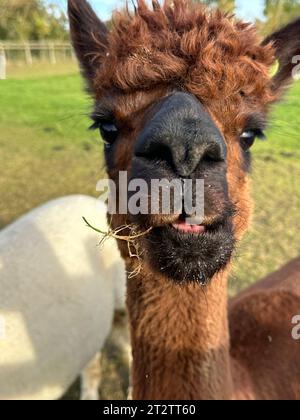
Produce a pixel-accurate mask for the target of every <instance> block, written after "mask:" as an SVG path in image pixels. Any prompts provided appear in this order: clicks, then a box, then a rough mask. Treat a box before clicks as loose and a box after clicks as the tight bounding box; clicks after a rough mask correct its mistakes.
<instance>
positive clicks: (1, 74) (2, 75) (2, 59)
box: [0, 44, 6, 80]
mask: <svg viewBox="0 0 300 420" xmlns="http://www.w3.org/2000/svg"><path fill="white" fill-rule="evenodd" d="M5 79H6V56H5V50H4V47H3V45H1V44H0V80H5Z"/></svg>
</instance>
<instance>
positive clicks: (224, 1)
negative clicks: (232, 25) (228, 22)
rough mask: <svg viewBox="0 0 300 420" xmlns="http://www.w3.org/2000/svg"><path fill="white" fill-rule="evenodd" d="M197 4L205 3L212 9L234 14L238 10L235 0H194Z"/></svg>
mask: <svg viewBox="0 0 300 420" xmlns="http://www.w3.org/2000/svg"><path fill="white" fill-rule="evenodd" d="M194 2H195V3H204V4H207V5H208V6H211V7H217V8H219V9H220V10H223V12H229V13H233V12H234V11H235V8H236V4H235V0H194Z"/></svg>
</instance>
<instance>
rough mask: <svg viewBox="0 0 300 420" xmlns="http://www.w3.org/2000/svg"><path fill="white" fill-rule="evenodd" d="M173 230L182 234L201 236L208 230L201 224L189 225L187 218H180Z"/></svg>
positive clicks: (174, 224)
mask: <svg viewBox="0 0 300 420" xmlns="http://www.w3.org/2000/svg"><path fill="white" fill-rule="evenodd" d="M172 226H173V228H174V229H176V230H178V231H179V232H181V233H185V234H189V235H201V234H203V233H205V231H206V228H205V226H204V225H201V224H190V223H188V220H187V218H185V217H184V218H179V220H178V221H177V222H176V223H173V224H172Z"/></svg>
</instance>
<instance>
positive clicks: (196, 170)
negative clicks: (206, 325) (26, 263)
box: [69, 0, 300, 284]
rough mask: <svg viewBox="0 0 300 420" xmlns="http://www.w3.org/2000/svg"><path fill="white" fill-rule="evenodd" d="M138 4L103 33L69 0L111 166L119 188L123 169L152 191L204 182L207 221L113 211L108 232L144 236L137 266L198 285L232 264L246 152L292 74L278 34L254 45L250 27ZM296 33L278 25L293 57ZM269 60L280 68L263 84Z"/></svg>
mask: <svg viewBox="0 0 300 420" xmlns="http://www.w3.org/2000/svg"><path fill="white" fill-rule="evenodd" d="M137 4H138V7H137V10H136V13H135V14H134V15H133V16H130V15H129V14H127V13H123V14H119V15H117V16H116V17H115V28H114V29H113V30H112V31H111V32H110V33H109V32H108V31H107V29H106V27H105V26H104V24H103V23H102V22H100V21H99V19H98V18H97V17H96V16H95V14H94V12H93V11H92V9H91V8H90V6H89V5H88V3H87V2H86V1H84V0H77V1H76V0H70V1H69V14H70V21H71V32H72V38H73V43H74V46H75V49H76V52H77V55H78V57H79V60H80V62H81V65H82V69H83V72H84V75H85V76H86V78H87V80H88V84H89V89H90V91H91V93H92V94H93V96H94V98H95V112H94V114H93V118H94V120H95V126H96V127H99V129H100V131H101V134H102V137H103V139H104V141H105V156H106V162H107V170H108V173H109V176H110V178H111V179H113V180H114V181H115V182H116V183H117V184H118V174H119V172H120V171H127V172H128V176H129V179H136V178H139V179H142V180H144V181H145V182H146V184H148V185H149V186H150V184H151V182H152V181H153V180H154V179H156V180H160V179H167V180H169V181H172V180H174V179H176V180H178V179H179V180H180V181H182V182H183V181H186V180H192V181H194V182H195V181H196V180H199V179H201V180H203V183H204V219H203V220H201V223H200V224H198V225H197V226H192V225H191V224H190V222H188V220H189V216H193V214H189V213H187V212H186V211H181V212H180V213H179V212H177V211H175V209H174V211H173V212H171V213H170V214H166V213H164V212H163V211H159V212H157V213H155V214H147V215H145V214H134V215H133V214H130V212H129V214H126V215H121V214H117V215H114V217H113V226H114V227H116V228H118V227H119V226H123V225H124V224H128V225H131V224H134V225H135V226H137V227H138V230H140V231H145V230H148V229H149V228H151V229H152V230H151V232H150V233H148V234H147V235H146V236H145V237H142V238H140V239H139V241H140V242H141V244H140V245H141V248H142V249H143V250H144V252H143V254H142V258H143V259H144V262H145V264H146V265H147V266H148V267H149V268H150V269H151V270H154V271H156V272H157V273H162V274H164V275H165V276H166V277H168V278H170V279H172V280H174V281H176V282H181V283H182V282H199V283H202V284H204V283H206V282H208V281H209V280H210V279H211V278H212V277H213V276H214V275H215V274H216V273H217V272H218V271H220V270H221V269H222V268H224V267H225V266H226V265H227V264H228V263H229V261H230V259H231V256H232V254H233V251H234V247H235V243H236V241H237V240H238V239H240V237H241V236H242V234H243V233H244V231H245V230H246V228H247V226H248V223H249V219H250V214H251V204H249V203H250V197H249V188H248V173H249V168H250V148H251V146H252V145H253V143H254V141H255V139H256V138H257V137H261V136H263V130H264V128H265V124H266V123H265V120H266V115H267V110H268V105H269V104H271V103H272V102H274V101H275V100H276V99H277V98H278V96H279V94H280V91H281V88H282V86H283V84H284V83H285V82H286V81H287V80H288V79H289V78H290V77H291V75H290V74H289V60H287V58H288V57H286V56H285V55H284V51H285V49H284V48H283V49H281V48H282V43H281V44H280V45H281V48H280V47H278V48H277V50H275V49H274V48H273V46H272V45H271V43H270V41H275V44H276V41H277V39H280V37H281V35H282V31H281V32H278V33H276V34H274V36H273V38H272V37H270V38H269V39H268V40H266V41H265V42H264V43H262V42H261V40H260V39H259V38H258V36H257V35H256V32H255V29H254V28H253V26H252V25H247V24H244V23H241V22H234V21H233V20H232V19H230V18H228V17H227V16H224V15H222V14H221V13H219V12H213V13H208V12H207V11H206V10H205V9H204V8H203V7H202V6H201V5H195V4H192V3H190V2H189V1H186V0H177V1H174V2H171V1H170V2H169V1H167V2H166V3H165V5H164V6H163V7H161V6H159V4H158V3H157V2H156V1H154V6H153V9H151V10H150V9H149V8H148V7H147V6H146V5H145V3H144V1H142V0H139V1H138V2H137ZM293 25H294V26H293ZM293 25H290V27H288V28H290V29H289V30H288V29H287V28H285V29H284V31H286V33H285V36H286V38H287V39H290V41H289V42H290V44H291V45H290V48H288V49H286V50H288V51H289V54H291V53H292V52H293V51H298V49H300V45H299V36H298V35H299V23H298V24H296V25H295V24H293ZM278 34H279V35H278ZM287 35H288V36H287ZM283 47H285V45H284V46H283ZM275 55H277V57H278V58H279V61H280V64H281V66H280V70H279V73H278V74H277V75H276V76H275V78H274V79H272V80H271V78H270V76H269V73H270V68H271V66H272V64H273V63H274V62H275ZM193 188H194V187H193ZM192 192H193V194H192V196H193V197H192V200H194V198H195V197H194V195H195V191H194V189H192ZM120 193H121V195H122V191H121V192H120ZM150 201H151V194H150V195H149V202H150ZM120 246H121V249H122V252H123V256H124V257H125V258H126V257H127V260H128V261H130V259H129V258H128V248H127V246H125V245H122V244H120ZM131 261H132V260H131ZM129 264H130V263H129Z"/></svg>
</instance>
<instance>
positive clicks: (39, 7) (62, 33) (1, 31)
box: [0, 0, 68, 41]
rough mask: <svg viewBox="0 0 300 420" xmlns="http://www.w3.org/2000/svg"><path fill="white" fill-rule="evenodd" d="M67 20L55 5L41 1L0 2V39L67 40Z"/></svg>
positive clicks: (1, 0)
mask: <svg viewBox="0 0 300 420" xmlns="http://www.w3.org/2000/svg"><path fill="white" fill-rule="evenodd" d="M67 36H68V35H67V19H66V16H65V15H64V13H63V12H62V11H60V10H59V9H58V8H57V7H56V6H55V5H51V4H50V5H46V4H44V2H43V1H42V0H0V39H2V40H19V41H25V40H41V39H62V38H63V39H65V38H67Z"/></svg>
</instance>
